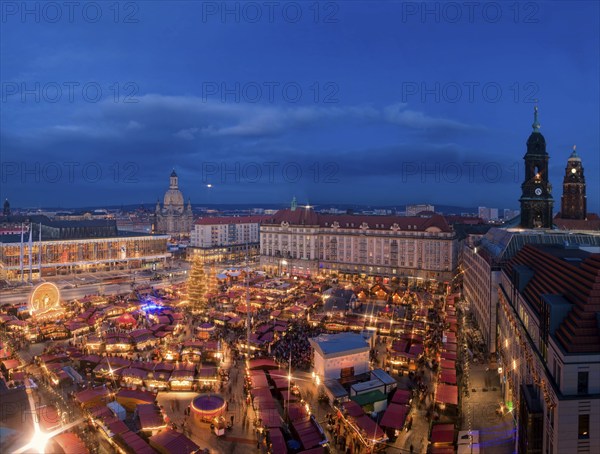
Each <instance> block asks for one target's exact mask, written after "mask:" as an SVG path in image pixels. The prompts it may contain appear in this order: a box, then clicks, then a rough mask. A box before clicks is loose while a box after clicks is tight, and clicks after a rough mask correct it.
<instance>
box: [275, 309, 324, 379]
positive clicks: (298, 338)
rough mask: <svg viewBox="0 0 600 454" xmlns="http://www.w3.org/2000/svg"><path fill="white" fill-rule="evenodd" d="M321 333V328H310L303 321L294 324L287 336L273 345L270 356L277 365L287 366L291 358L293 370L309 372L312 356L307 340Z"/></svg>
mask: <svg viewBox="0 0 600 454" xmlns="http://www.w3.org/2000/svg"><path fill="white" fill-rule="evenodd" d="M322 332H323V329H322V328H320V327H312V326H310V325H309V324H308V323H306V322H304V321H300V322H294V323H292V324H291V326H290V330H289V332H288V333H287V335H286V336H284V337H283V338H282V339H280V340H278V341H277V342H275V344H273V348H272V349H271V354H272V355H273V356H274V357H275V359H276V360H277V361H278V362H279V363H284V364H288V363H289V361H290V357H291V358H292V367H293V368H294V369H301V370H309V369H310V366H311V357H312V355H311V347H310V343H309V342H308V339H309V338H311V337H316V336H318V335H319V334H321V333H322Z"/></svg>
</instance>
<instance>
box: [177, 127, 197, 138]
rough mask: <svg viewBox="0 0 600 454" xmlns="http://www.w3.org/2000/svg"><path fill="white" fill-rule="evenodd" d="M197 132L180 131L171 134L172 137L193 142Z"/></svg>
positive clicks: (190, 129)
mask: <svg viewBox="0 0 600 454" xmlns="http://www.w3.org/2000/svg"><path fill="white" fill-rule="evenodd" d="M197 132H198V128H188V129H181V130H179V131H177V132H176V133H175V134H173V136H175V137H177V138H178V139H183V140H194V139H195V138H196V133H197Z"/></svg>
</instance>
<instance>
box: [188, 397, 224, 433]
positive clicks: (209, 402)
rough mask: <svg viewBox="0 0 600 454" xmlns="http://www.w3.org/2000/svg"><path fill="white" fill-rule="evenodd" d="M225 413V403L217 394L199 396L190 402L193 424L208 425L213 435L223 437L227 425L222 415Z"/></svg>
mask: <svg viewBox="0 0 600 454" xmlns="http://www.w3.org/2000/svg"><path fill="white" fill-rule="evenodd" d="M226 411H227V402H226V401H225V399H223V398H222V397H221V396H219V395H217V394H200V395H199V396H196V397H195V398H194V400H192V404H191V405H190V412H191V415H192V421H194V422H195V423H200V422H204V423H210V428H211V430H212V431H214V433H215V435H217V436H221V435H225V429H229V428H231V426H230V425H227V424H226V422H225V418H224V417H223V414H224V413H225V412H226Z"/></svg>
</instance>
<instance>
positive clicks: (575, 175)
mask: <svg viewBox="0 0 600 454" xmlns="http://www.w3.org/2000/svg"><path fill="white" fill-rule="evenodd" d="M560 217H561V218H562V219H586V217H587V203H586V195H585V177H584V176H583V165H582V164H581V158H580V157H579V156H578V155H577V151H576V149H575V146H573V152H572V153H571V156H569V159H568V160H567V168H566V169H565V177H564V179H563V194H562V198H561V200H560Z"/></svg>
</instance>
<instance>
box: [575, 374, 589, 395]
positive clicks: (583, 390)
mask: <svg viewBox="0 0 600 454" xmlns="http://www.w3.org/2000/svg"><path fill="white" fill-rule="evenodd" d="M588 378H589V372H587V371H585V372H582V371H579V372H578V373H577V394H587V393H588Z"/></svg>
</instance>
